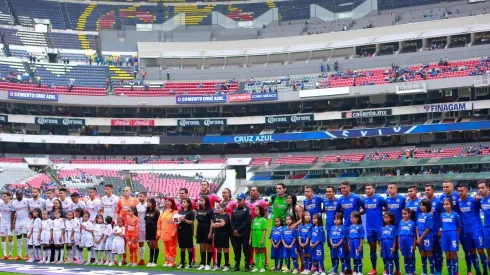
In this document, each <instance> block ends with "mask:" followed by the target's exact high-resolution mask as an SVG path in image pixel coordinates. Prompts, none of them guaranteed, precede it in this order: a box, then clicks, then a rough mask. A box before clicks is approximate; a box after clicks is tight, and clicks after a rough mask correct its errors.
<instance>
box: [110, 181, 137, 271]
mask: <svg viewBox="0 0 490 275" xmlns="http://www.w3.org/2000/svg"><path fill="white" fill-rule="evenodd" d="M137 204H138V199H136V198H135V197H131V187H129V186H126V187H124V189H123V196H122V197H121V198H120V199H119V200H118V201H117V207H116V220H117V218H118V217H121V218H122V219H123V223H124V226H127V223H126V219H127V217H128V212H129V211H130V210H131V207H135V208H136V205H137ZM137 237H139V236H137ZM124 247H126V243H125V244H124ZM123 264H126V253H124V255H123Z"/></svg>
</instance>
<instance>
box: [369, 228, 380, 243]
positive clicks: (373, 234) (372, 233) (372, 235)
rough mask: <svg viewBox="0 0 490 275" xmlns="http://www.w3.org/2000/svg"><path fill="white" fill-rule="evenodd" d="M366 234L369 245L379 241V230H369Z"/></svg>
mask: <svg viewBox="0 0 490 275" xmlns="http://www.w3.org/2000/svg"><path fill="white" fill-rule="evenodd" d="M366 234H367V235H366V236H367V242H368V243H375V242H377V241H378V240H379V230H368V231H367V232H366Z"/></svg>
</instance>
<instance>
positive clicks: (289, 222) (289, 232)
mask: <svg viewBox="0 0 490 275" xmlns="http://www.w3.org/2000/svg"><path fill="white" fill-rule="evenodd" d="M293 224H294V222H293V218H292V217H291V216H286V226H284V227H283V230H282V245H283V246H284V259H286V265H287V270H285V272H289V267H290V259H292V260H293V266H294V270H293V274H297V273H298V253H297V245H296V240H297V239H298V230H296V228H295V227H294V225H293Z"/></svg>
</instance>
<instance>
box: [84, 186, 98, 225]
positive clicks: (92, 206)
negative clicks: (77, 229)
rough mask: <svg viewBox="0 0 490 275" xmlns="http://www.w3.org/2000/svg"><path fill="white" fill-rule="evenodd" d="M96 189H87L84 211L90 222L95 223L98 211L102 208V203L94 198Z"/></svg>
mask: <svg viewBox="0 0 490 275" xmlns="http://www.w3.org/2000/svg"><path fill="white" fill-rule="evenodd" d="M96 196H97V189H95V188H94V187H90V188H89V189H88V200H87V201H86V202H85V205H86V208H85V211H87V212H89V213H90V222H91V223H94V222H95V217H97V214H98V213H99V209H101V208H102V202H101V201H100V200H99V199H98V198H97V197H96Z"/></svg>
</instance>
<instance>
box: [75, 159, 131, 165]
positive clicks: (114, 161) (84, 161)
mask: <svg viewBox="0 0 490 275" xmlns="http://www.w3.org/2000/svg"><path fill="white" fill-rule="evenodd" d="M70 163H74V164H135V163H136V162H135V161H134V160H131V159H72V160H70Z"/></svg>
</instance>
